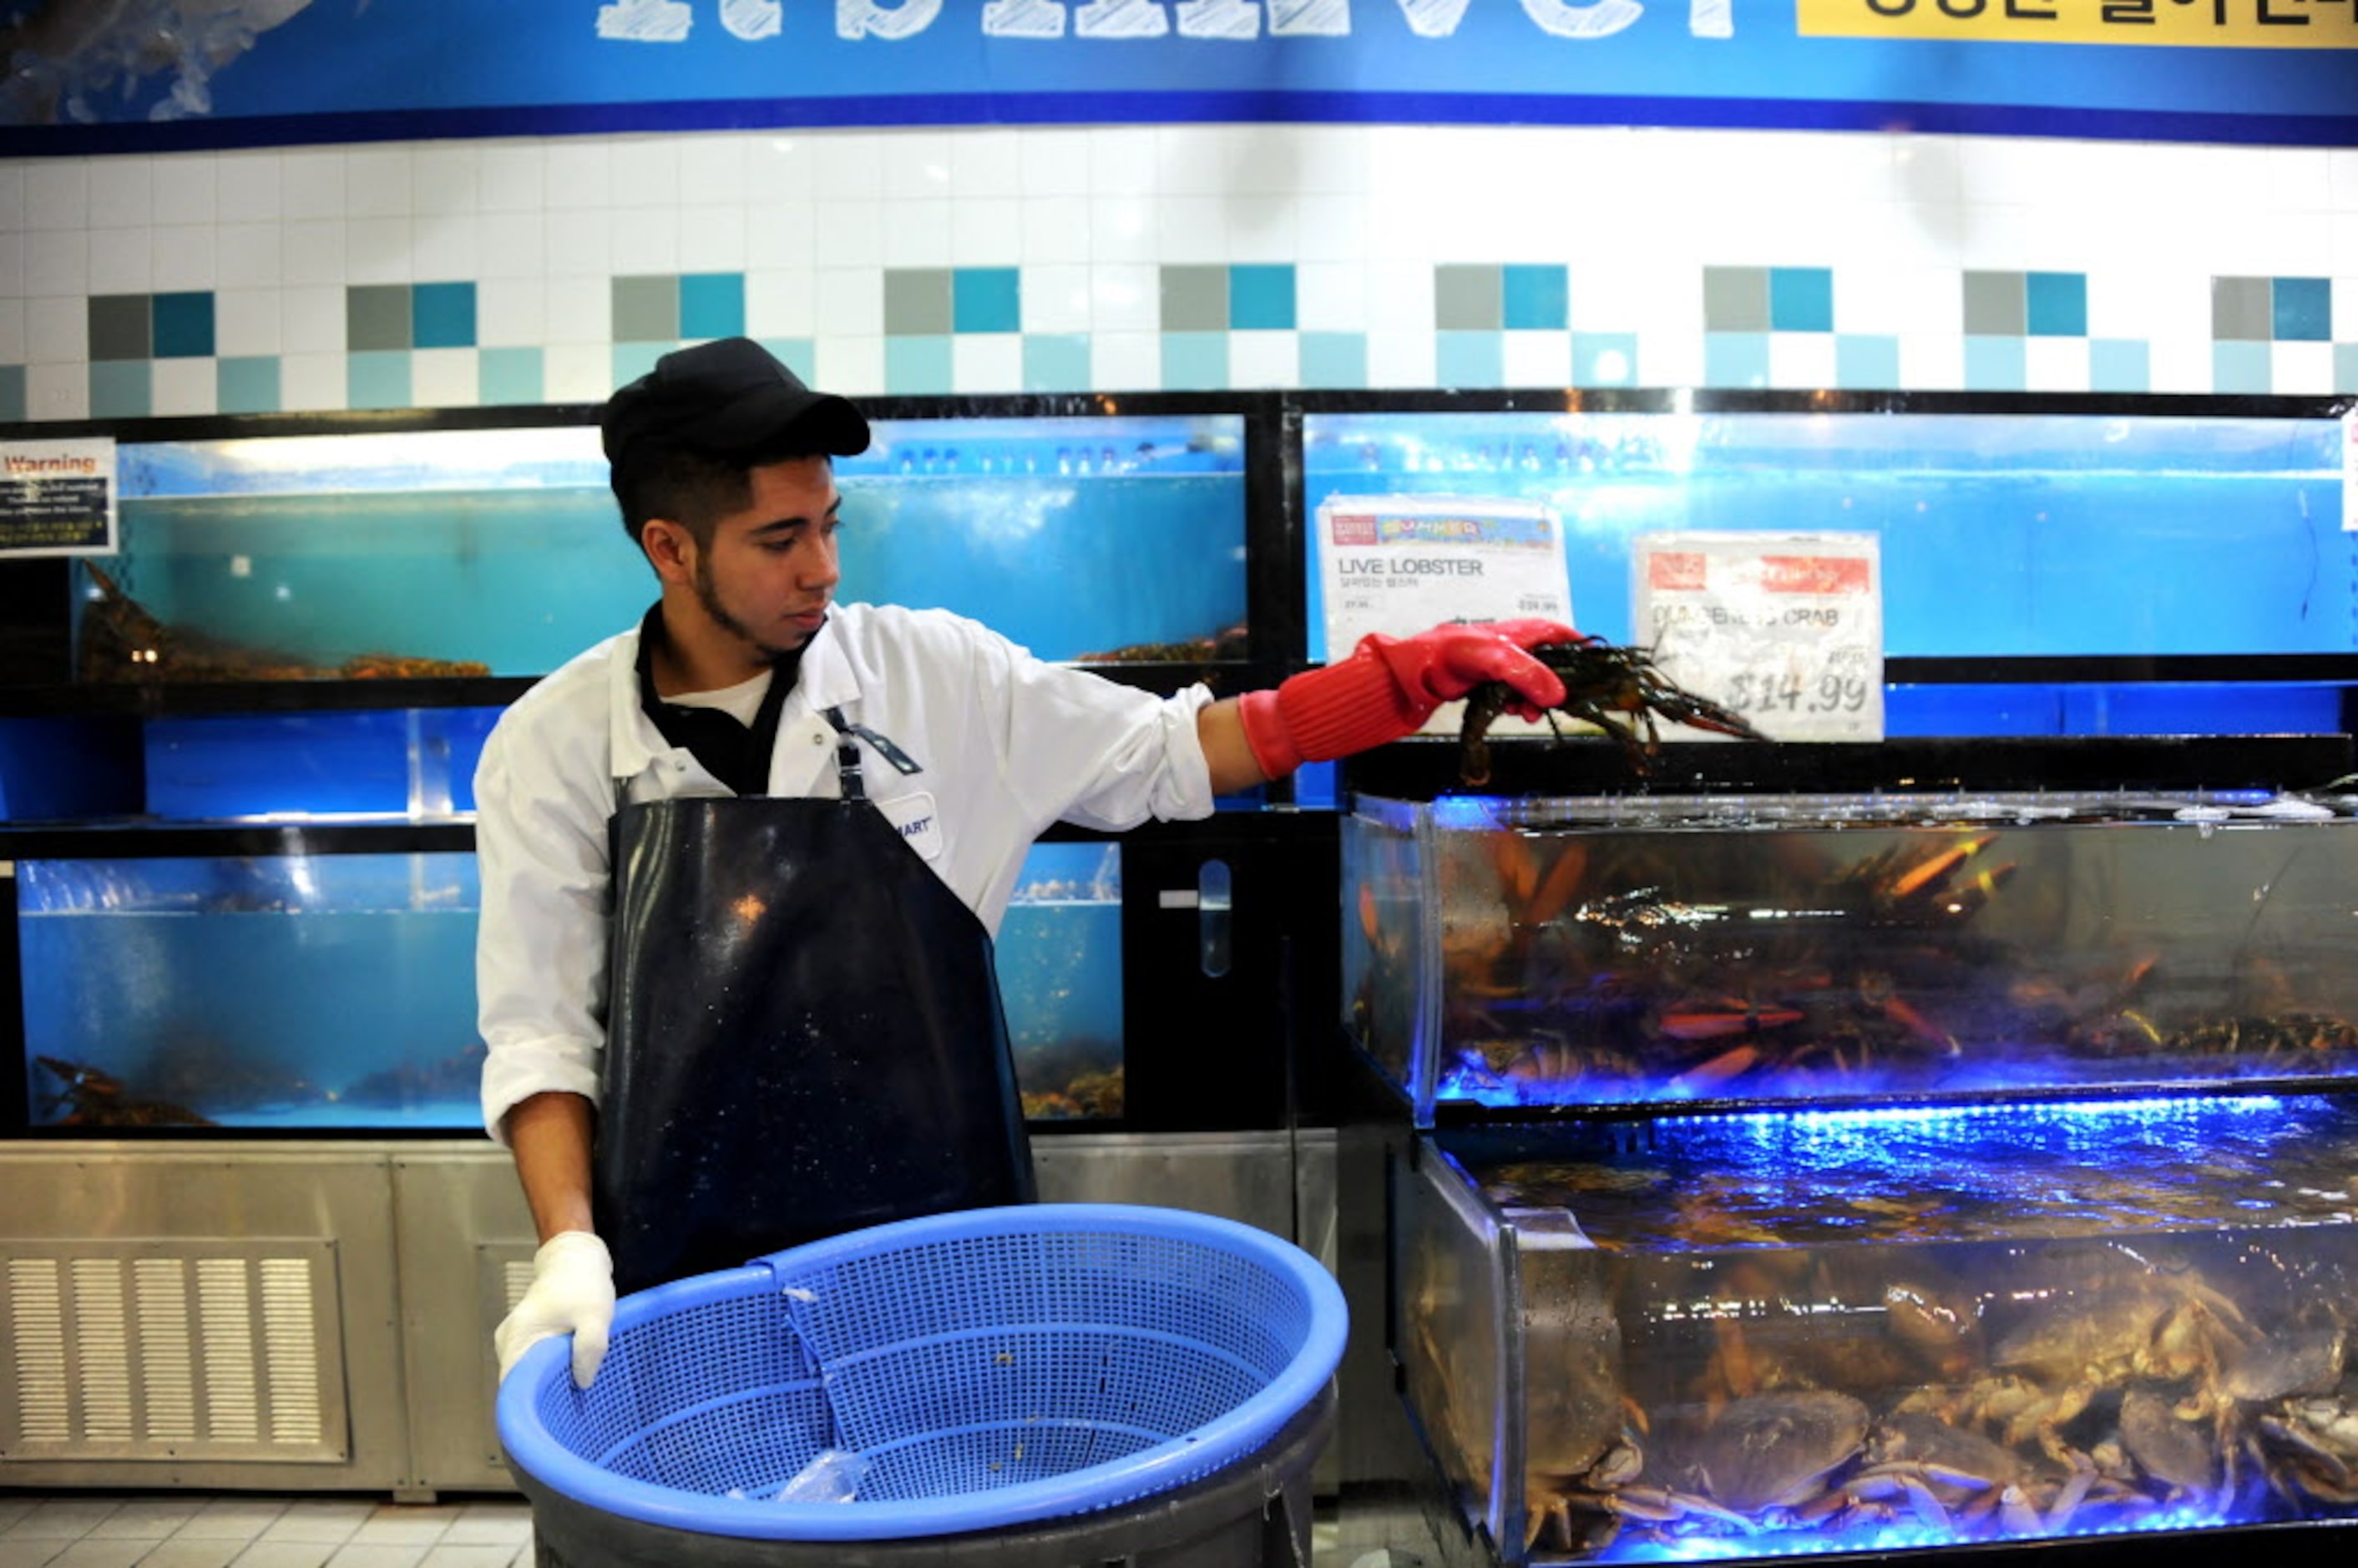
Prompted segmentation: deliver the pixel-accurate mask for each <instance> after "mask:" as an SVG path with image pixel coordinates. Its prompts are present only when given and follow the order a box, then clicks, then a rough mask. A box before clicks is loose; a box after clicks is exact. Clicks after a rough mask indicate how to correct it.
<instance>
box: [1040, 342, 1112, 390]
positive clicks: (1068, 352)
mask: <svg viewBox="0 0 2358 1568" xmlns="http://www.w3.org/2000/svg"><path fill="white" fill-rule="evenodd" d="M1023 390H1024V391H1026V392H1089V391H1093V390H1095V388H1094V387H1093V386H1092V384H1091V376H1090V357H1089V336H1088V334H1087V333H1086V332H1071V333H1056V332H1037V333H1026V334H1025V335H1024V338H1023Z"/></svg>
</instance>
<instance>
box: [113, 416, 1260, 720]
mask: <svg viewBox="0 0 2358 1568" xmlns="http://www.w3.org/2000/svg"><path fill="white" fill-rule="evenodd" d="M488 434H489V435H490V436H492V437H497V438H499V439H497V440H495V441H487V440H486V439H485V435H486V433H481V432H445V433H437V434H434V435H416V436H395V437H373V436H362V437H351V438H304V439H301V440H296V441H286V440H274V439H262V440H254V441H223V442H209V443H198V442H190V443H174V444H152V445H147V444H143V445H132V446H126V447H124V449H122V462H123V502H122V505H121V509H120V510H121V533H122V541H123V548H122V553H121V555H120V556H118V557H114V558H112V559H109V560H107V561H106V562H105V563H104V568H103V569H105V570H106V571H107V572H108V573H109V575H110V576H111V577H113V578H114V579H115V580H116V581H117V582H118V583H119V584H120V585H121V587H122V589H123V590H124V592H126V593H128V594H130V595H131V596H132V597H133V598H134V599H135V600H137V601H138V602H139V603H140V604H142V605H144V606H145V607H146V610H147V611H149V612H150V613H152V614H154V615H155V616H157V617H158V618H159V619H161V620H163V621H165V622H168V623H171V624H173V625H176V626H183V627H189V628H195V629H200V630H202V631H204V632H206V633H211V634H213V635H215V636H219V637H222V638H225V639H228V640H231V641H233V642H237V643H245V644H249V645H252V646H254V647H260V648H268V649H275V650H281V651H284V652H285V653H287V654H289V655H291V656H293V657H295V658H297V659H298V660H300V661H303V662H307V663H309V664H312V665H320V666H330V667H331V666H333V665H338V664H341V662H342V661H343V660H345V659H346V658H349V657H351V656H352V655H354V654H362V653H369V652H374V651H387V650H392V651H398V652H400V653H403V654H412V655H416V656H420V657H429V658H437V659H449V660H471V661H475V662H479V663H481V664H484V665H489V666H490V668H491V671H492V674H494V675H504V676H539V675H544V674H546V673H547V672H548V671H550V670H553V669H555V668H557V666H558V665H561V664H562V663H564V662H565V661H566V660H567V659H568V658H571V657H572V656H573V655H574V654H578V653H579V652H581V651H582V650H583V649H585V648H587V647H589V646H590V645H591V644H593V643H597V642H599V641H600V640H602V639H604V638H607V637H610V636H612V635H613V634H614V633H618V632H622V631H624V630H627V629H629V628H630V627H633V626H635V625H636V624H637V623H638V621H639V618H640V616H641V615H643V614H644V612H645V610H646V607H647V606H648V604H650V603H651V602H653V600H654V597H655V580H654V575H653V574H652V573H651V572H650V571H649V570H648V568H647V566H646V563H645V561H644V557H641V555H640V554H639V552H638V550H637V548H636V546H633V544H632V543H631V541H630V540H629V538H628V537H627V535H625V534H624V533H623V531H622V522H621V517H620V514H619V513H618V512H617V510H616V508H615V505H614V500H613V496H612V494H611V492H610V491H609V490H608V489H607V486H606V470H605V465H604V463H603V461H602V460H600V459H599V458H598V455H597V443H596V432H595V431H594V430H584V429H576V428H569V427H568V428H560V429H541V430H521V431H512V432H490V433H488ZM874 434H875V444H874V445H873V446H871V448H870V449H869V450H868V451H867V452H865V453H863V454H861V455H860V456H859V457H857V458H846V459H843V460H839V461H838V465H837V477H838V481H839V483H840V485H841V488H842V491H843V496H844V506H843V517H844V522H845V526H844V529H843V532H842V534H841V535H839V540H840V546H841V551H842V568H843V581H842V584H841V586H840V588H839V590H838V596H839V597H840V598H842V599H845V600H865V601H868V602H873V603H891V604H901V605H907V606H911V607H918V608H940V609H946V610H950V611H956V612H957V613H960V614H963V615H968V616H971V617H973V618H974V619H976V620H979V621H981V622H984V623H985V624H987V625H989V626H990V627H991V628H992V629H993V630H995V631H997V632H1000V633H1002V634H1003V635H1006V636H1008V637H1010V638H1012V639H1013V640H1014V641H1015V642H1017V643H1021V644H1022V645H1024V646H1025V647H1027V648H1029V649H1030V650H1031V651H1032V652H1033V653H1034V654H1038V655H1039V656H1040V657H1042V658H1046V659H1076V658H1080V657H1083V656H1085V655H1087V654H1103V653H1109V652H1111V651H1113V650H1115V649H1118V648H1122V647H1126V646H1130V645H1134V644H1139V643H1183V642H1187V641H1190V640H1193V639H1197V638H1207V637H1210V636H1213V635H1215V634H1216V633H1219V632H1221V631H1223V630H1225V629H1227V628H1228V627H1231V626H1234V625H1236V624H1238V622H1242V621H1243V620H1244V615H1245V571H1244V527H1245V524H1244V450H1243V422H1242V420H1241V419H1239V418H1238V417H1235V416H1206V417H1189V416H1173V417H1153V418H1117V417H1096V416H1087V417H1073V418H1044V419H1038V420H996V419H965V420H937V421H929V420H898V421H882V422H879V423H878V424H876V425H875V427H874Z"/></svg>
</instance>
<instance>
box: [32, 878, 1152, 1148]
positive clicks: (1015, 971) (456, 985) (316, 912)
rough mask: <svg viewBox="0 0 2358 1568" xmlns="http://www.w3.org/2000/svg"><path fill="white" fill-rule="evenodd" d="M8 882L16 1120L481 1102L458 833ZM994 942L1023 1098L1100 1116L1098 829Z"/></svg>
mask: <svg viewBox="0 0 2358 1568" xmlns="http://www.w3.org/2000/svg"><path fill="white" fill-rule="evenodd" d="M13 894H14V901H15V906H16V915H15V929H16V946H17V952H16V954H15V955H14V956H13V957H14V961H15V962H16V964H17V966H18V974H19V977H20V979H21V987H22V990H23V996H24V1019H23V1039H24V1043H25V1044H24V1060H23V1067H22V1070H23V1073H24V1076H25V1083H26V1088H27V1108H28V1112H29V1114H28V1121H29V1123H30V1125H31V1126H33V1127H35V1128H43V1129H70V1130H75V1131H76V1132H79V1133H84V1134H97V1135H103V1136H113V1135H114V1134H115V1133H117V1132H119V1131H122V1130H158V1131H166V1132H169V1131H175V1130H182V1131H184V1130H189V1129H200V1128H209V1127H220V1128H242V1129H256V1130H326V1129H337V1130H401V1131H429V1130H442V1131H449V1130H471V1129H474V1128H478V1127H480V1126H481V1118H482V1112H481V1100H480V1098H479V1097H478V1087H479V1083H480V1080H481V1073H482V1064H483V1055H484V1051H483V1045H482V1042H481V1038H480V1037H479V1036H478V1034H477V1033H476V1029H475V985H474V977H475V928H476V916H477V913H478V910H479V908H480V892H479V884H478V882H477V877H476V863H475V858H474V856H473V855H472V854H470V853H466V852H464V851H436V852H410V853H384V852H338V853H305V852H301V851H299V850H297V851H294V852H287V853H280V854H272V855H235V856H228V855H215V856H189V857H177V856H171V855H147V856H141V857H138V858H99V857H92V858H89V859H73V860H63V859H20V860H16V862H15V879H14V885H13ZM998 963H999V970H1000V976H1001V989H1002V991H1003V994H1004V998H1005V1004H1006V1011H1007V1023H1008V1031H1009V1036H1010V1039H1011V1042H1012V1043H1013V1046H1014V1058H1015V1072H1016V1079H1017V1087H1018V1089H1019V1091H1020V1093H1021V1095H1022V1103H1023V1107H1024V1112H1025V1115H1026V1116H1027V1117H1033V1118H1037V1119H1042V1120H1055V1121H1076V1122H1086V1121H1104V1120H1111V1119H1120V1118H1121V1117H1122V1115H1123V1114H1124V1105H1123V1052H1122V1042H1123V1033H1122V983H1121V850H1120V846H1118V845H1115V844H1111V843H1106V842H1095V841H1092V842H1055V843H1046V844H1040V845H1036V846H1034V847H1033V850H1032V853H1031V856H1030V857H1029V858H1028V859H1027V860H1026V861H1025V862H1024V865H1023V868H1022V872H1021V874H1020V880H1019V883H1018V887H1017V891H1016V894H1015V898H1014V902H1013V903H1011V905H1010V907H1009V911H1008V916H1007V919H1006V921H1005V923H1004V925H1003V926H1002V927H1001V932H1000V937H999V944H998ZM329 1020H332V1021H333V1022H332V1025H331V1026H330V1025H329V1024H328V1023H327V1022H325V1021H329Z"/></svg>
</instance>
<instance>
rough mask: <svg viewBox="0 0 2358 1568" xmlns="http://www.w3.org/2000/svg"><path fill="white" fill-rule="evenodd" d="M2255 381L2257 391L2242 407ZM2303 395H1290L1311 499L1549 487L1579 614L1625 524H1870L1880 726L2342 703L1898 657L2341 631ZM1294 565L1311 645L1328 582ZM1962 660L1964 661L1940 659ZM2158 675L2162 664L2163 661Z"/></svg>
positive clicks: (1609, 568)
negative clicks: (2218, 401)
mask: <svg viewBox="0 0 2358 1568" xmlns="http://www.w3.org/2000/svg"><path fill="white" fill-rule="evenodd" d="M2245 407H2248V405H2245ZM2316 412H2317V414H2318V416H2298V415H2285V416H2253V415H2250V414H2247V413H2240V412H2222V413H2219V414H2215V415H2214V414H2202V415H2184V416H2180V415H2170V416H2160V415H2149V414H2143V413H2135V414H2132V413H2123V412H2119V411H2096V412H2089V413H2013V412H2007V413H1994V412H1947V411H1942V412H1918V411H1910V410H1909V409H1907V408H1905V407H1902V408H1900V409H1898V410H1887V409H1859V408H1842V409H1812V408H1810V407H1809V406H1807V403H1806V400H1802V399H1794V400H1790V406H1788V407H1786V408H1780V409H1774V410H1769V409H1758V408H1743V409H1736V410H1729V411H1711V412H1694V411H1686V410H1684V409H1683V408H1682V407H1681V406H1680V405H1679V404H1678V403H1677V402H1671V403H1668V404H1666V405H1665V406H1662V407H1660V408H1659V409H1653V410H1645V411H1628V412H1623V411H1604V412H1589V411H1576V412H1567V411H1564V410H1563V409H1557V410H1555V411H1553V412H1522V411H1467V410H1449V411H1433V412H1407V411H1381V412H1347V413H1314V414H1307V415H1305V416H1303V494H1304V503H1305V510H1304V515H1305V517H1307V518H1310V519H1313V520H1315V519H1317V518H1318V516H1319V509H1320V507H1321V506H1322V505H1323V504H1325V503H1327V502H1329V501H1331V500H1334V499H1336V498H1337V497H1370V496H1388V495H1398V496H1421V495H1463V496H1479V497H1502V498H1513V499H1516V500H1520V501H1527V502H1533V503H1541V504H1542V505H1544V506H1545V507H1547V508H1548V509H1549V510H1551V511H1552V513H1553V514H1555V516H1556V518H1557V519H1558V521H1559V522H1560V524H1561V528H1562V535H1563V549H1564V557H1565V569H1566V576H1567V578H1568V579H1569V581H1568V587H1569V589H1570V592H1571V602H1572V606H1573V611H1574V621H1575V623H1576V624H1577V625H1578V626H1579V627H1580V628H1581V630H1583V631H1584V632H1588V633H1596V634H1599V635H1602V636H1604V637H1606V638H1607V639H1609V640H1610V641H1612V642H1614V643H1646V642H1650V640H1651V639H1650V630H1649V629H1648V628H1645V627H1640V626H1638V625H1636V624H1634V623H1633V616H1634V613H1635V612H1634V610H1633V605H1632V599H1633V582H1632V576H1631V562H1632V557H1633V555H1634V553H1635V546H1636V543H1637V541H1639V540H1640V539H1642V538H1644V537H1646V536H1648V535H1654V534H1658V533H1661V532H1666V531H1676V532H1686V531H1690V530H1693V531H1710V532H1714V533H1723V532H1732V533H1739V534H1741V533H1771V534H1784V533H1792V532H1797V531H1799V532H1815V531H1825V532H1833V533H1867V534H1872V535H1875V536H1876V539H1877V549H1878V553H1879V562H1880V564H1879V571H1880V573H1881V591H1882V619H1883V638H1884V653H1885V654H1886V656H1887V657H1888V658H1891V659H1893V660H1897V661H1902V663H1901V664H1900V665H1899V666H1898V668H1896V669H1893V670H1891V671H1890V672H1888V674H1889V679H1890V681H1891V683H1892V685H1891V687H1890V689H1889V691H1888V693H1887V703H1886V711H1885V733H1887V734H1889V735H1956V734H2068V735H2079V734H2128V733H2190V732H2203V733H2213V732H2215V733H2253V732H2285V733H2291V732H2314V731H2319V730H2338V729H2340V728H2342V725H2341V722H2340V701H2341V697H2342V690H2343V688H2344V687H2346V686H2347V685H2348V684H2350V683H2349V682H2347V681H2336V680H2333V679H2332V678H2331V677H2330V676H2329V677H2328V678H2327V679H2325V680H2322V681H2319V680H2310V679H2300V680H2291V681H2283V680H2276V681H2270V680H2266V679H2264V678H2255V680H2253V681H2250V682H2236V683H2234V686H2233V688H2232V691H2229V692H2224V693H2223V691H2222V688H2221V687H2220V686H2219V685H2218V684H2216V683H2205V682H2201V681H2188V682H2181V681H2177V680H2173V679H2170V678H2169V676H2168V674H2167V672H2166V671H2161V672H2156V671H2154V670H2151V669H2147V670H2145V671H2141V672H2139V674H2138V675H2137V676H2134V677H2131V676H2124V677H2122V678H2121V679H2119V680H2116V681H2114V682H2112V683H2110V684H2107V683H2105V682H2104V681H2103V680H2101V679H2097V680H2091V679H2088V678H2084V677H2083V678H2082V679H2079V680H2075V681H2070V682H2054V681H2048V680H2044V679H2043V678H2040V677H2038V676H2031V677H2029V678H2028V680H2022V679H2017V678H2014V677H2009V676H2004V675H1998V676H1995V677H1994V678H1993V679H1992V680H1990V681H1987V682H1970V681H1957V682H1951V681H1947V680H1943V681H1942V682H1941V683H1939V684H1933V683H1930V682H1917V681H1911V680H1909V679H1908V678H1907V665H1906V663H1905V661H1909V660H1919V661H1927V660H1958V659H1977V658H1992V659H2006V660H2011V661H2017V662H2023V661H2036V660H2039V659H2041V658H2048V659H2108V658H2109V659H2121V660H2133V659H2151V658H2162V659H2168V658H2172V657H2183V656H2210V657H2217V656H2243V655H2331V654H2350V653H2352V652H2353V650H2358V619H2354V618H2353V616H2352V614H2351V613H2350V610H2351V606H2352V605H2353V602H2358V559H2353V556H2352V553H2351V552H2350V550H2349V549H2348V548H2347V547H2346V542H2345V541H2346V535H2344V533H2343V518H2344V515H2345V510H2344V506H2343V503H2342V486H2343V475H2344V465H2343V460H2342V449H2343V445H2344V442H2345V440H2346V436H2345V433H2344V426H2343V421H2342V418H2340V417H2336V416H2334V411H2329V410H2327V409H2325V408H2323V407H2320V408H2319V409H2317V411H2316ZM1313 526H1315V522H1314V523H1313ZM1317 558H1318V556H1317V545H1316V542H1315V541H1314V542H1313V546H1312V556H1311V559H1312V561H1313V563H1315V562H1316V560H1317ZM1307 623H1308V625H1309V627H1310V628H1311V636H1310V654H1311V656H1312V657H1313V658H1319V657H1332V656H1334V655H1335V654H1337V653H1339V652H1341V651H1342V650H1338V649H1332V648H1326V647H1325V646H1324V642H1325V639H1324V635H1323V632H1322V629H1323V628H1324V627H1325V624H1326V620H1325V600H1324V592H1323V584H1322V582H1321V581H1320V574H1319V572H1318V571H1317V570H1316V569H1315V566H1314V569H1313V570H1312V571H1311V573H1310V580H1309V605H1308V622H1307ZM1953 673H1954V672H1952V674H1953ZM2157 676H2158V678H2156V677H2157Z"/></svg>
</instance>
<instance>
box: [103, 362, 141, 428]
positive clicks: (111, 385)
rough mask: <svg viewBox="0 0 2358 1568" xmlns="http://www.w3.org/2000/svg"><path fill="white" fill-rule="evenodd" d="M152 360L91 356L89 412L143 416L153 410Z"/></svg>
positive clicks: (107, 416) (106, 416) (117, 416)
mask: <svg viewBox="0 0 2358 1568" xmlns="http://www.w3.org/2000/svg"><path fill="white" fill-rule="evenodd" d="M155 407H156V376H155V366H154V364H153V363H152V362H149V361H147V360H144V359H140V360H92V362H91V366H90V416H91V417H92V418H93V419H145V418H146V417H147V416H148V415H150V414H152V413H153V412H155Z"/></svg>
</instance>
